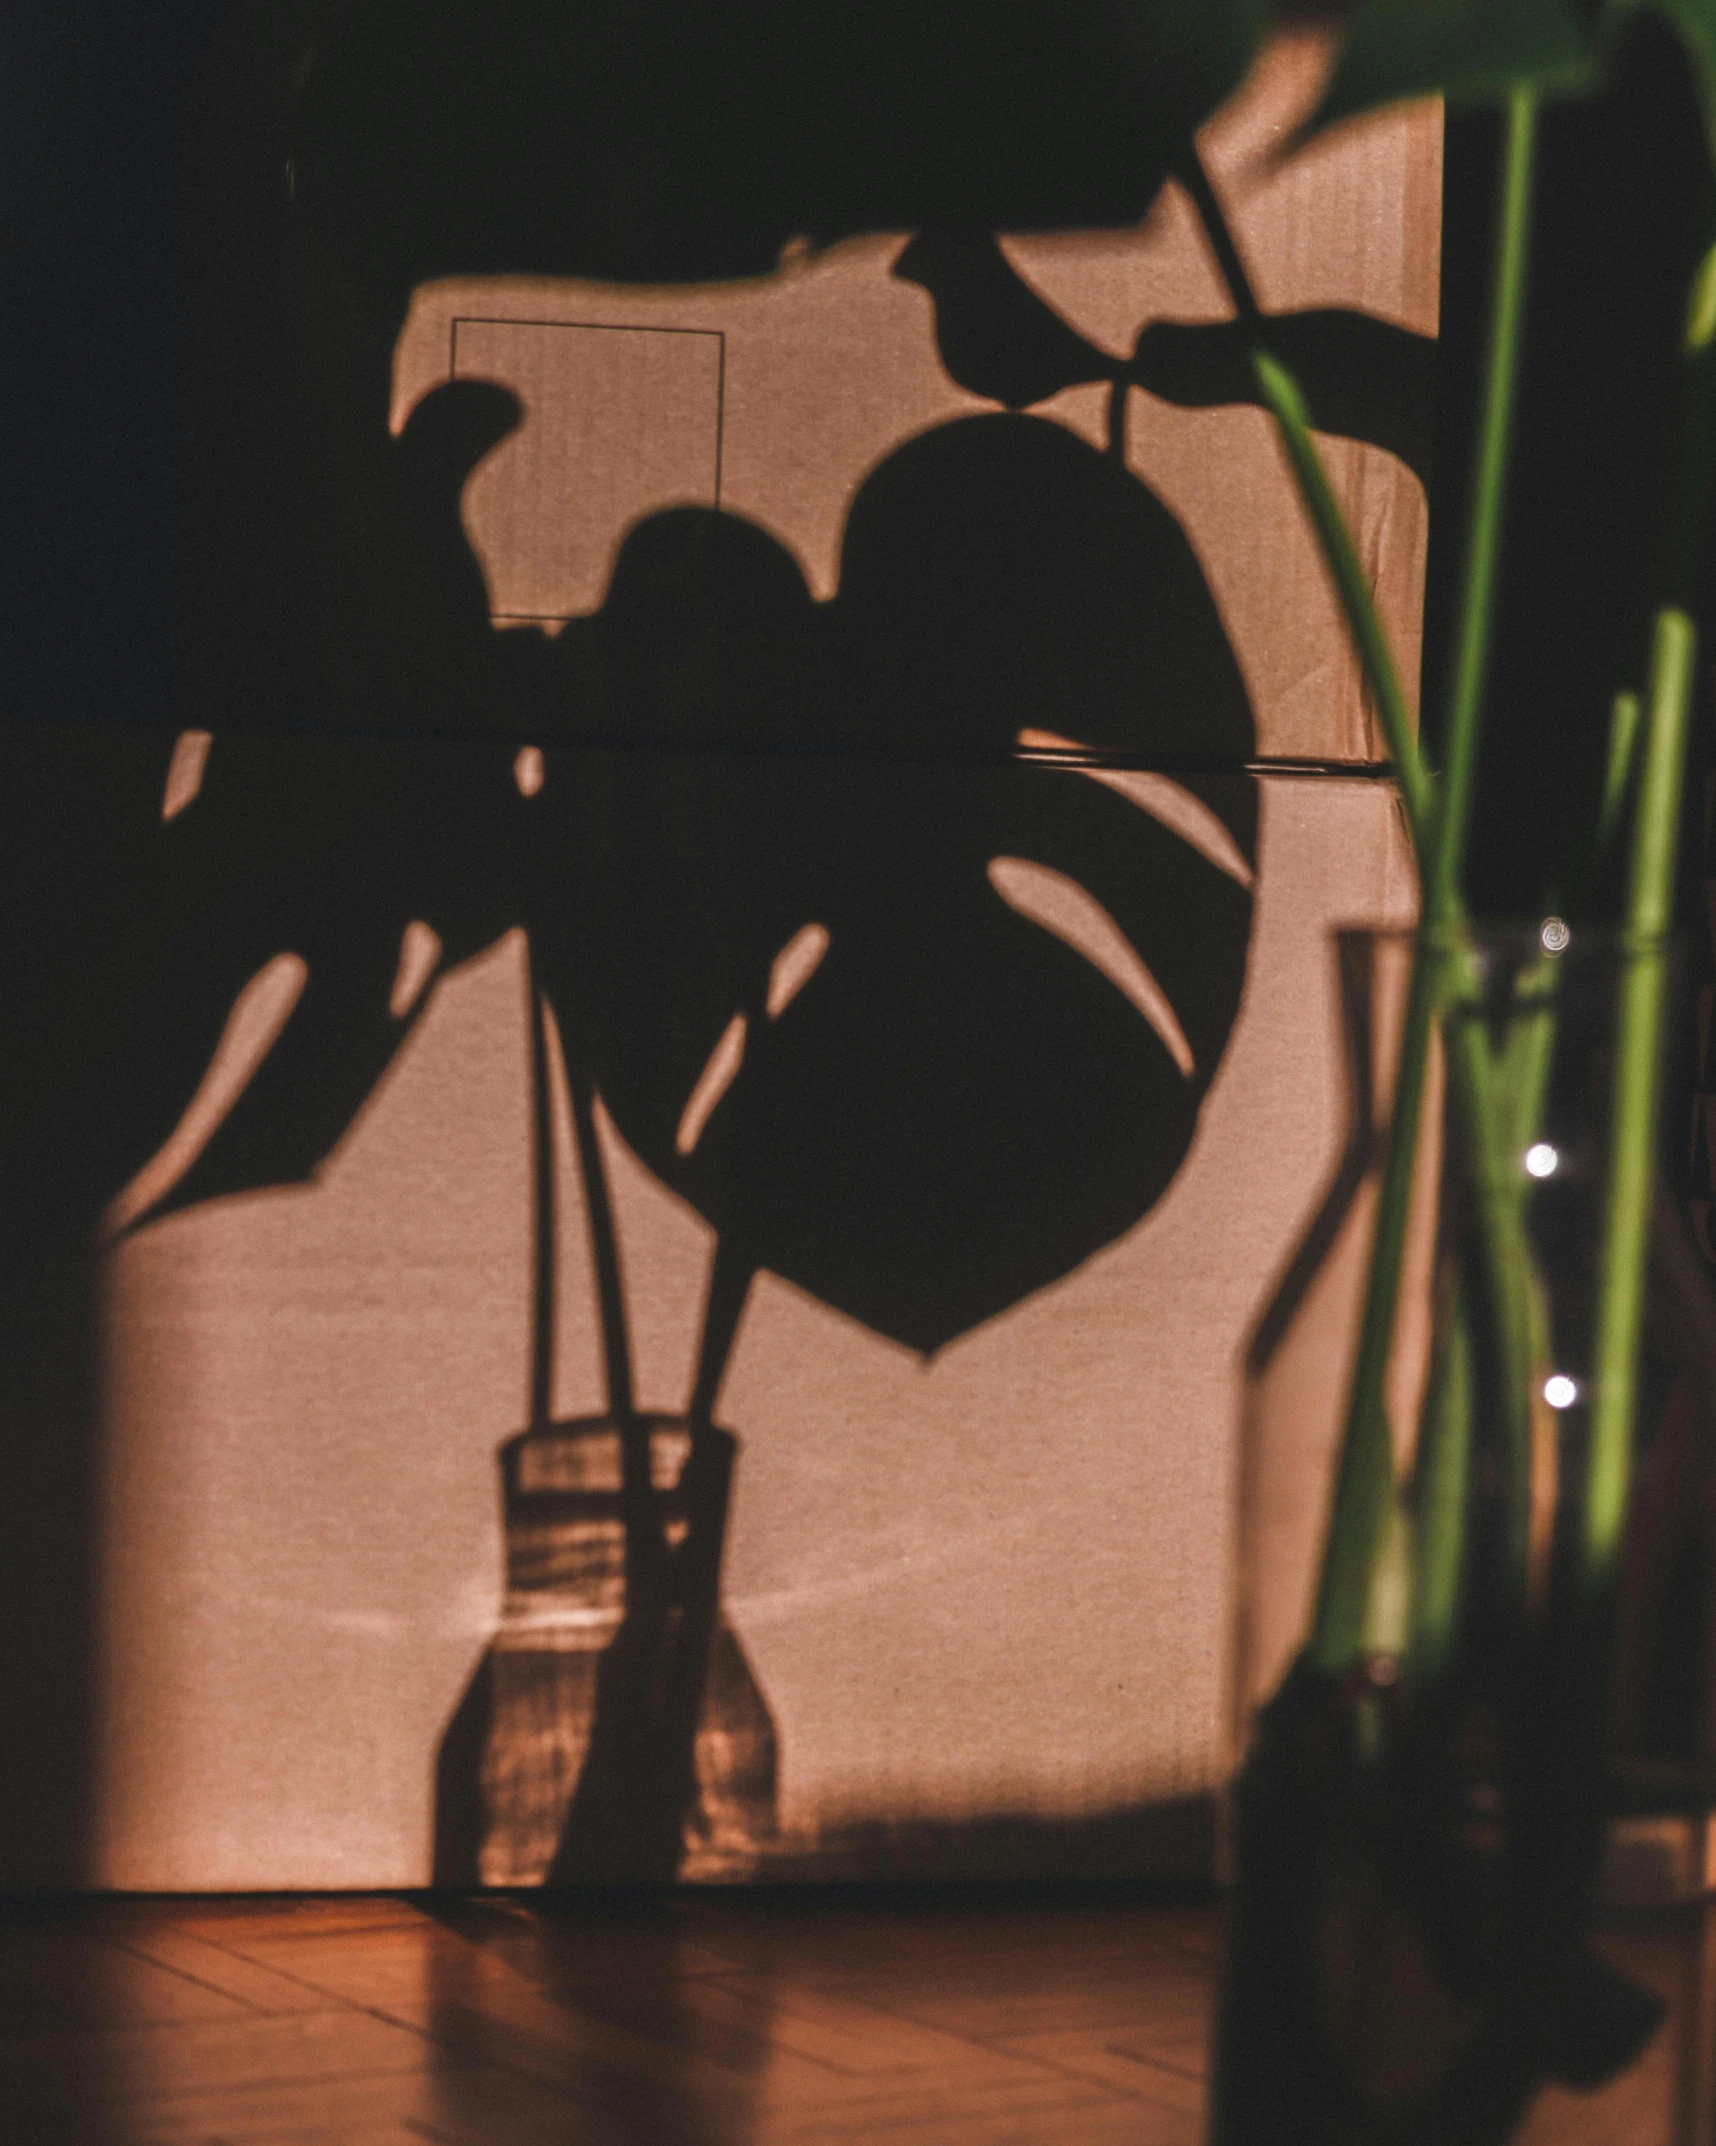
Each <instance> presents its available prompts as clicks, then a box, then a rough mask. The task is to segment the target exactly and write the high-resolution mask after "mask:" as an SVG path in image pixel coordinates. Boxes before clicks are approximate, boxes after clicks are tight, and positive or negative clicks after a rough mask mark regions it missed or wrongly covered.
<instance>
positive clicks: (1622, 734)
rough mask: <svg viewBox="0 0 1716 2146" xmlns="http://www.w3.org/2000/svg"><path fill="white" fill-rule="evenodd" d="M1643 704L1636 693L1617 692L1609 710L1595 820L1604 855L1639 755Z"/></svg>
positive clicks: (1616, 827)
mask: <svg viewBox="0 0 1716 2146" xmlns="http://www.w3.org/2000/svg"><path fill="white" fill-rule="evenodd" d="M1643 714H1644V704H1643V702H1642V701H1641V700H1640V699H1639V697H1638V695H1637V694H1636V693H1617V694H1616V695H1615V699H1614V705H1613V706H1612V707H1611V708H1610V710H1609V764H1608V766H1607V768H1606V769H1605V770H1604V773H1603V806H1602V811H1601V813H1600V814H1599V816H1598V820H1597V854H1598V856H1599V857H1604V856H1607V854H1608V853H1609V851H1610V850H1611V849H1612V848H1613V846H1614V841H1615V837H1616V835H1618V834H1619V833H1620V829H1621V816H1622V813H1623V811H1624V810H1625V807H1626V802H1627V792H1628V790H1629V789H1630V788H1631V787H1632V779H1633V768H1634V764H1635V762H1636V761H1637V759H1638V742H1639V724H1640V718H1641V717H1642V716H1643Z"/></svg>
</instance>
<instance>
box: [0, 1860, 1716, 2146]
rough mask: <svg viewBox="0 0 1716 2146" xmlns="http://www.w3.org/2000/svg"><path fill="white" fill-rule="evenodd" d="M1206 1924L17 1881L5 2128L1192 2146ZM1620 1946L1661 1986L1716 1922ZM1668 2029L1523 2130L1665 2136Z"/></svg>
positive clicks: (1632, 1938)
mask: <svg viewBox="0 0 1716 2146" xmlns="http://www.w3.org/2000/svg"><path fill="white" fill-rule="evenodd" d="M1217 1944H1218V1927H1217V1916H1216V1912H1215V1910H1214V1908H1213V1907H1212V1906H1210V1905H1208V1904H1207V1903H1203V1902H1199V1901H1188V1900H1172V1899H1161V1898H1151V1897H1149V1896H1145V1895H1142V1894H1139V1893H1136V1892H1134V1893H1131V1894H1119V1895H1115V1896H1109V1897H1101V1896H1097V1895H1093V1894H1089V1893H1086V1894H1082V1895H1058V1896H1057V1895H1045V1894H1040V1893H1039V1894H1032V1893H1029V1892H1021V1893H1014V1894H997V1895H993V1896H987V1897H973V1896H970V1895H936V1894H922V1893H920V1894H917V1895H912V1896H905V1897H902V1896H889V1895H884V1896H865V1895H862V1894H852V1895H845V1896H841V1895H837V1894H836V1895H831V1894H829V1893H815V1894H806V1895H802V1896H796V1897H784V1898H783V1897H782V1896H780V1895H778V1894H762V1895H757V1894H751V1895H745V1894H740V1893H731V1894H721V1893H710V1894H702V1895H698V1894H683V1893H682V1894H678V1895H673V1896H670V1897H668V1898H666V1899H664V1900H660V1901H657V1902H655V1903H653V1904H651V1903H643V1904H639V1903H635V1902H634V1903H630V1904H625V1905H620V1906H614V1905H608V1906H592V1905H588V1904H585V1905H578V1904H567V1905H560V1906H557V1907H555V1908H553V1909H551V1910H546V1911H545V1910H543V1909H542V1908H540V1907H539V1906H537V1905H532V1904H527V1903H526V1902H523V1901H520V1900H519V1899H518V1898H517V1897H516V1896H489V1897H487V1898H476V1899H451V1898H445V1897H435V1898H426V1897H422V1896H419V1897H416V1898H412V1899H407V1898H402V1897H398V1896H379V1897H373V1898H360V1897H351V1896H335V1897H328V1898H297V1897H294V1898H287V1899H259V1900H251V1899H243V1900H234V1899H224V1900H207V1901H188V1900H174V1901H121V1900H104V1901H84V1902H80V1903H60V1904H53V1903H46V1904H35V1905H30V1904H19V1903H13V1904H12V1905H11V1906H10V1907H9V1908H5V1909H0V2140H3V2141H4V2142H5V2146H62V2142H77V2146H84V2142H90V2146H263V2142H272V2146H288V2142H290V2146H384V2142H385V2146H422V2142H423V2141H430V2142H432V2146H433V2142H440V2146H584V2142H591V2146H824V2142H828V2146H832V2142H836V2141H840V2142H844V2141H856V2142H874V2146H979V2142H982V2146H989V2142H995V2146H1001V2142H1007V2141H1033V2142H1035V2141H1045V2142H1048V2141H1052V2142H1054V2146H1122V2142H1124V2146H1195V2142H1196V2141H1197V2140H1198V2138H1199V2136H1200V2130H1201V2116H1202V2104H1203V2072H1204V2061H1205V2055H1204V2052H1205V2040H1206V2034H1207V2017H1208V2009H1209V2001H1210V1995H1211V1989H1212V1984H1213V1978H1214V1972H1215V1966H1216V1950H1217ZM1689 1944H1690V1947H1691V1951H1690V1953H1689V1950H1688V1947H1689ZM1613 1949H1615V1950H1616V1951H1617V1952H1618V1953H1619V1955H1620V1956H1622V1957H1623V1958H1624V1959H1625V1961H1626V1964H1628V1965H1629V1966H1631V1967H1632V1968H1633V1969H1634V1970H1635V1971H1638V1972H1643V1973H1646V1974H1648V1975H1649V1976H1650V1977H1651V1979H1653V1980H1655V1981H1656V1982H1657V1983H1658V1984H1659V1986H1661V1987H1662V1988H1664V1990H1665V1991H1666V1992H1667V1993H1668V1994H1669V1995H1670V1997H1671V1999H1674V2000H1675V2001H1677V2002H1678V2001H1679V1999H1678V1997H1677V1992H1681V1991H1683V1990H1684V1989H1685V1988H1687V1987H1689V1986H1690V1985H1689V1984H1688V1983H1687V1979H1686V1978H1687V1966H1686V1962H1687V1960H1688V1958H1689V1957H1691V1956H1692V1954H1696V1955H1698V1956H1699V1957H1702V1956H1703V1954H1704V1953H1705V1952H1706V1951H1707V1950H1708V1946H1707V1944H1705V1943H1704V1942H1703V1941H1702V1940H1700V1939H1699V1938H1698V1936H1697V1932H1696V1931H1695V1930H1694V1929H1693V1927H1692V1925H1691V1923H1689V1922H1688V1919H1687V1918H1685V1917H1682V1918H1680V1919H1679V1920H1678V1921H1671V1922H1669V1923H1664V1924H1661V1925H1636V1926H1633V1927H1631V1928H1630V1929H1629V1930H1624V1931H1622V1932H1621V1933H1620V1935H1619V1936H1618V1938H1617V1939H1616V1940H1615V1942H1614V1947H1613ZM1683 2039H1684V2038H1683V2037H1677V2035H1676V2033H1675V2032H1674V2031H1672V2030H1671V2031H1670V2033H1669V2034H1667V2035H1666V2036H1664V2037H1662V2038H1660V2039H1659V2043H1658V2045H1657V2046H1656V2047H1655V2048H1654V2049H1653V2050H1652V2052H1651V2053H1650V2055H1649V2056H1648V2057H1647V2059H1646V2061H1645V2063H1644V2064H1643V2065H1642V2066H1641V2067H1640V2068H1639V2069H1638V2070H1637V2071H1636V2072H1635V2073H1634V2074H1632V2075H1631V2076H1630V2077H1629V2078H1628V2079H1627V2080H1623V2081H1621V2082H1619V2083H1618V2084H1617V2085H1616V2086H1614V2087H1611V2088H1610V2089H1608V2090H1607V2091H1606V2092H1605V2093H1604V2094H1602V2095H1599V2096H1595V2097H1577V2096H1573V2095H1566V2094H1560V2095H1551V2096H1547V2097H1545V2099H1544V2101H1543V2102H1542V2103H1540V2105H1539V2107H1538V2110H1537V2112H1536V2114H1535V2115H1534V2117H1533V2119H1532V2121H1531V2123H1530V2125H1529V2127H1528V2131H1527V2134H1526V2136H1527V2138H1528V2140H1529V2142H1530V2146H1562V2142H1567V2146H1572V2142H1578V2146H1670V2142H1671V2141H1672V2140H1674V2139H1675V2136H1676V2132H1675V2117H1674V2108H1675V2101H1676V2093H1677V2086H1676V2079H1677V2076H1678V2073H1679V2071H1681V2070H1683V2069H1684V2066H1682V2065H1681V2063H1680V2058H1679V2055H1677V2051H1679V2050H1680V2048H1681V2045H1682V2042H1683ZM1699 2146H1709V2132H1708V2130H1707V2129H1706V2130H1704V2132H1703V2133H1702V2136H1701V2137H1700V2139H1699Z"/></svg>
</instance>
